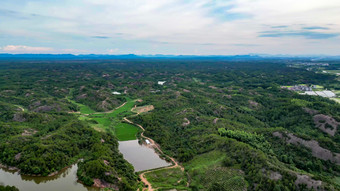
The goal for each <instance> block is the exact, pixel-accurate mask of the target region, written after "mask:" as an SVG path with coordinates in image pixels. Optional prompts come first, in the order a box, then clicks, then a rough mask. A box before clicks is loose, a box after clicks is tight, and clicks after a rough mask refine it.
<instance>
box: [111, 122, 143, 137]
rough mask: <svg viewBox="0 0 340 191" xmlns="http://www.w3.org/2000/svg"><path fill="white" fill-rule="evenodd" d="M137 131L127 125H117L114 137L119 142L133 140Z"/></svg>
mask: <svg viewBox="0 0 340 191" xmlns="http://www.w3.org/2000/svg"><path fill="white" fill-rule="evenodd" d="M138 132H139V129H138V128H137V127H136V126H134V125H131V124H128V123H119V124H118V125H116V126H115V135H116V136H117V138H118V139H119V140H120V141H128V140H135V139H136V135H137V133H138Z"/></svg>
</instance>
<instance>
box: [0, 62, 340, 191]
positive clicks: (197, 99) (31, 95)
mask: <svg viewBox="0 0 340 191" xmlns="http://www.w3.org/2000/svg"><path fill="white" fill-rule="evenodd" d="M292 62H293V63H294V60H291V59H282V60H269V59H268V60H253V61H242V60H240V61H228V60H223V59H168V58H162V59H159V58H154V59H151V58H148V59H141V58H138V59H137V58H129V59H116V60H100V59H96V60H94V59H90V60H48V61H45V60H39V61H36V60H1V61H0V163H1V164H4V165H7V166H11V167H17V168H18V169H20V171H21V173H24V174H34V175H41V176H47V175H49V174H51V173H53V172H55V171H59V170H60V169H62V168H64V167H66V166H69V165H71V164H74V163H76V162H78V165H79V169H78V172H77V175H78V178H79V180H81V181H82V182H83V183H84V184H86V185H93V183H94V179H100V180H103V181H105V182H107V183H110V184H112V185H116V186H117V187H118V188H119V189H120V190H136V188H137V187H138V178H137V174H136V173H135V172H134V169H133V166H132V165H131V164H129V163H128V162H127V161H126V160H124V158H123V155H122V154H121V153H120V152H119V150H118V139H117V137H116V135H115V134H114V133H110V132H102V131H98V130H96V129H94V128H92V126H91V123H94V121H86V120H80V119H79V118H78V117H77V116H75V115H74V114H73V113H74V112H78V111H80V110H81V107H80V105H85V106H87V107H88V110H92V111H95V112H106V111H110V110H113V109H114V108H116V107H118V106H119V105H121V104H122V103H124V102H125V101H126V97H129V98H133V99H141V100H143V101H142V102H140V103H137V106H142V105H153V106H154V110H152V111H150V112H146V113H142V114H140V115H128V114H125V116H127V117H128V119H129V120H131V121H133V122H135V123H138V124H141V125H142V126H143V127H145V133H144V134H145V135H146V136H148V137H150V138H152V139H153V140H155V141H156V142H157V143H158V144H159V145H160V147H161V148H162V149H163V151H164V152H165V154H167V155H169V156H172V157H174V158H175V159H176V160H178V161H179V162H180V163H181V164H182V165H183V166H184V168H185V173H184V174H180V175H178V176H179V178H180V180H187V182H188V185H185V184H183V185H181V186H182V187H183V188H181V189H182V190H214V191H215V190H216V191H218V190H275V191H276V190H277V191H279V190H281V191H283V190H287V191H288V190H340V166H339V164H340V133H339V131H338V128H340V104H338V103H336V102H335V101H333V100H330V99H328V98H323V97H319V96H308V95H300V94H298V93H297V92H294V91H290V90H287V89H284V88H281V86H282V85H287V86H293V85H296V84H308V85H312V84H318V85H322V86H323V87H325V88H326V89H333V90H335V91H339V90H340V87H339V84H340V83H339V77H337V76H336V75H332V74H327V73H326V74H325V73H319V72H317V71H315V70H312V71H310V70H306V69H305V68H302V67H300V68H299V67H288V65H291V63H292ZM299 62H300V61H299ZM329 67H330V69H338V68H339V67H340V64H339V63H338V62H335V61H333V62H331V63H330V66H329ZM158 81H165V83H164V85H160V84H158ZM112 92H120V93H122V95H113V94H112ZM155 176H156V175H155ZM157 176H161V173H159V175H157ZM155 180H157V177H156V178H155ZM158 180H161V178H160V177H158ZM164 181H165V180H164ZM179 182H180V181H179ZM159 184H165V183H164V182H160V183H159ZM175 187H176V185H173V188H175ZM168 188H171V185H170V186H169V187H168ZM3 189H4V190H6V189H10V188H2V187H0V190H3Z"/></svg>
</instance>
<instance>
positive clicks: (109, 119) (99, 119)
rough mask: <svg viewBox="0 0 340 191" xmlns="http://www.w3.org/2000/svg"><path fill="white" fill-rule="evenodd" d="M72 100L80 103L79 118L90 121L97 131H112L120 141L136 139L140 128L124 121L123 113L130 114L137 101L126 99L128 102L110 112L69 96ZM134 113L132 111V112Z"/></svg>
mask: <svg viewBox="0 0 340 191" xmlns="http://www.w3.org/2000/svg"><path fill="white" fill-rule="evenodd" d="M67 99H68V100H69V101H70V102H72V103H74V104H76V105H78V107H79V108H80V113H81V114H80V115H79V119H80V120H83V121H88V122H89V124H90V126H91V127H93V128H94V129H96V130H97V131H105V132H110V133H113V134H115V135H116V137H117V138H118V140H119V141H128V140H135V139H136V135H137V133H138V131H139V128H138V127H136V126H134V125H131V124H127V123H123V122H122V118H123V116H121V115H122V114H126V115H128V114H129V113H130V112H131V109H132V108H133V106H134V105H135V101H134V100H132V99H130V98H127V97H126V98H125V99H126V104H125V105H124V106H122V107H120V108H118V109H116V110H113V111H112V112H110V113H105V112H95V111H94V110H92V109H91V108H89V107H88V106H85V105H83V104H80V103H77V102H75V101H74V100H71V99H69V98H67ZM131 114H132V112H131Z"/></svg>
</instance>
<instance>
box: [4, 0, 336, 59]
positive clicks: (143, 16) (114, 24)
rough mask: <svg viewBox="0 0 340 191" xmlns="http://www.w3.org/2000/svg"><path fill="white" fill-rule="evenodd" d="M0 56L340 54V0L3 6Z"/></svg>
mask: <svg viewBox="0 0 340 191" xmlns="http://www.w3.org/2000/svg"><path fill="white" fill-rule="evenodd" d="M0 53H15V54H16V53H42V54H46V53H53V54H54V53H56V54H61V53H71V54H138V55H142V54H169V55H170V54H171V55H235V54H238V55H240V54H291V55H322V54H326V55H340V1H339V0H210V1H209V0H1V1H0Z"/></svg>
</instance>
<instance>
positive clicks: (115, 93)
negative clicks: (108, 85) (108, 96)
mask: <svg viewBox="0 0 340 191" xmlns="http://www.w3.org/2000/svg"><path fill="white" fill-rule="evenodd" d="M112 94H113V95H120V94H121V93H119V92H112Z"/></svg>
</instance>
